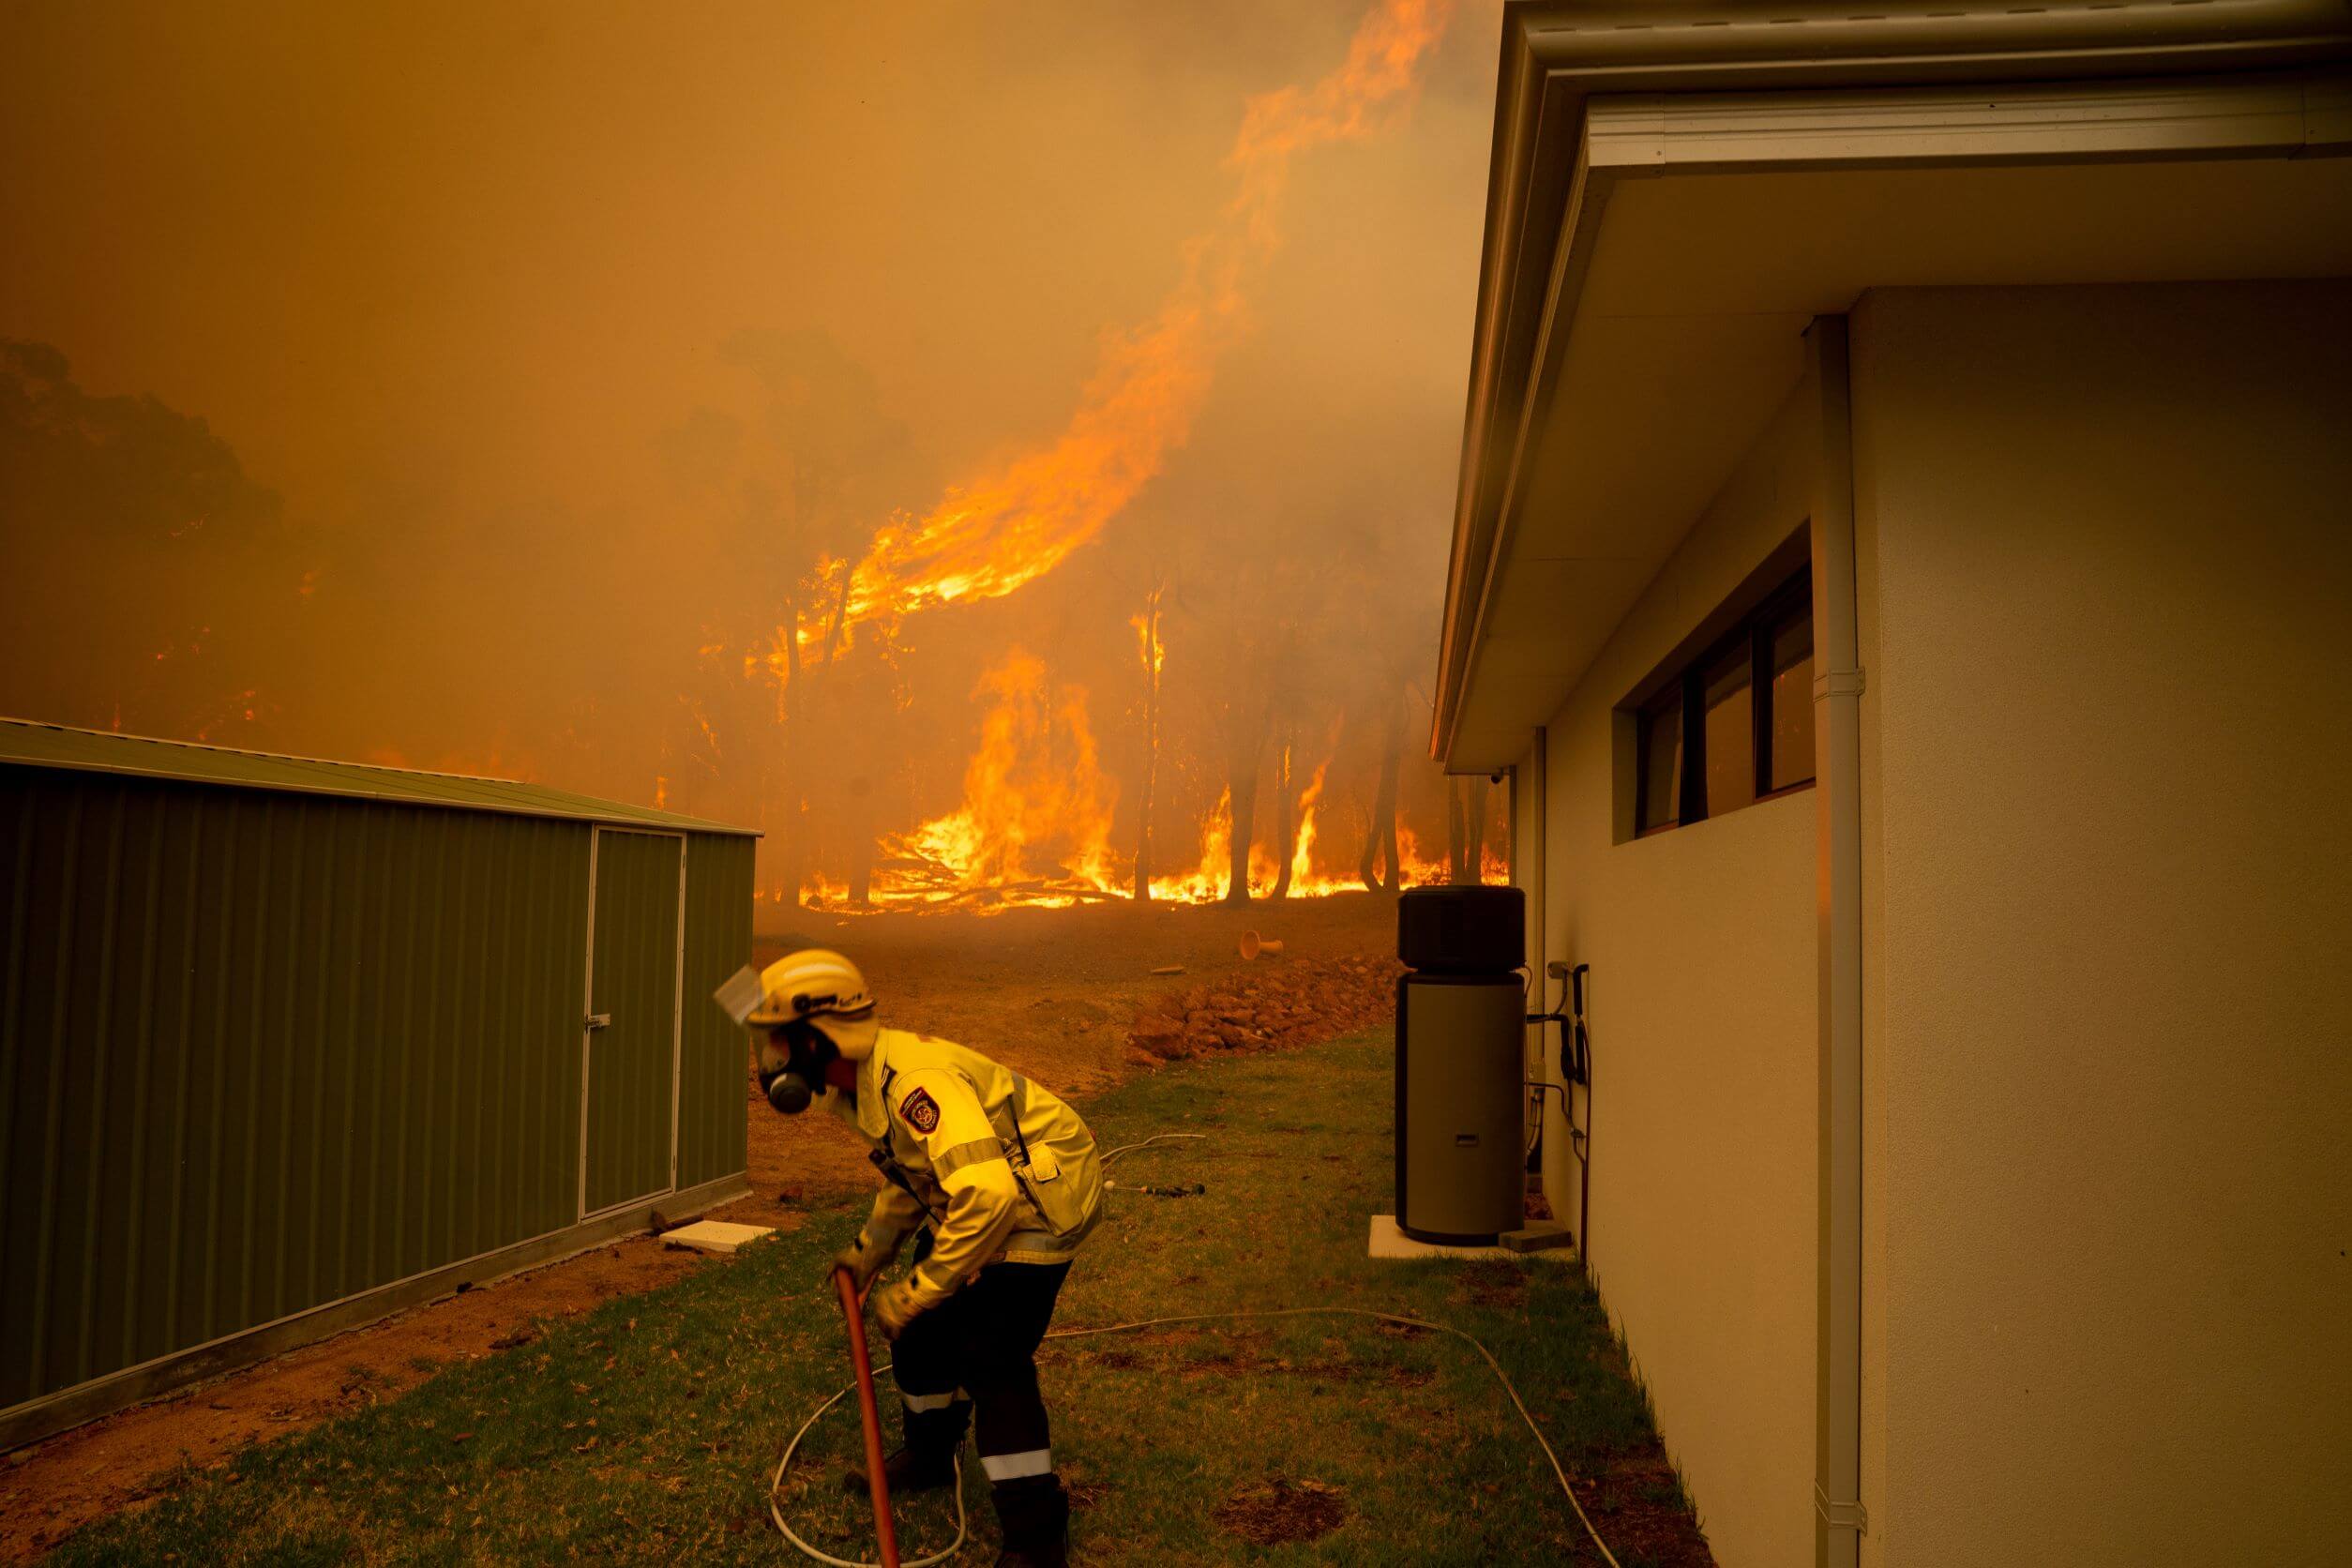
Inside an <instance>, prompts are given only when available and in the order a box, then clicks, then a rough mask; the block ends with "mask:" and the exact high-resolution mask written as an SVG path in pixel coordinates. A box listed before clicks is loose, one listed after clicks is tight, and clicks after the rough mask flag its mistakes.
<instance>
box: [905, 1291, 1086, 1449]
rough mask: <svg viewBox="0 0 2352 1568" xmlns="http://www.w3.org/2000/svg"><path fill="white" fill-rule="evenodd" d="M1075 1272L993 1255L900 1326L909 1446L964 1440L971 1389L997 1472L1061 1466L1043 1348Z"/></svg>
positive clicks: (950, 1445)
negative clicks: (1040, 1375) (1041, 1363)
mask: <svg viewBox="0 0 2352 1568" xmlns="http://www.w3.org/2000/svg"><path fill="white" fill-rule="evenodd" d="M1069 1273H1070V1265H1069V1264H1067V1263H992V1264H990V1265H988V1267H987V1268H985V1269H983V1270H981V1271H980V1274H979V1277H978V1278H976V1279H974V1280H973V1281H972V1283H971V1284H969V1285H967V1286H965V1287H964V1288H963V1289H960V1290H958V1291H957V1292H956V1293H955V1294H954V1295H953V1296H951V1297H949V1298H948V1299H947V1300H946V1301H945V1302H943V1303H942V1304H940V1305H938V1306H935V1307H933V1308H932V1309H931V1310H930V1311H928V1312H926V1313H924V1314H922V1315H921V1316H920V1317H918V1318H916V1319H914V1320H913V1321H912V1322H911V1323H909V1324H908V1325H907V1326H906V1328H905V1329H904V1330H903V1331H901V1332H900V1334H899V1335H898V1337H897V1340H896V1341H894V1342H893V1343H892V1345H891V1348H890V1359H891V1371H892V1376H893V1377H894V1378H895V1379H896V1380H897V1384H898V1393H899V1395H901V1397H902V1398H903V1399H904V1400H905V1403H906V1435H907V1446H908V1447H909V1448H911V1449H914V1450H917V1451H924V1450H928V1451H930V1452H932V1453H937V1452H939V1451H940V1450H941V1449H942V1447H943V1448H944V1449H946V1451H947V1452H950V1453H952V1452H953V1451H954V1450H955V1449H956V1448H957V1447H958V1446H960V1445H961V1443H962V1441H963V1427H964V1419H965V1411H966V1408H967V1407H966V1406H965V1404H964V1397H968V1398H969V1399H970V1402H971V1403H970V1406H969V1409H970V1410H971V1412H972V1418H973V1422H974V1425H975V1426H976V1427H977V1435H978V1438H979V1446H980V1463H981V1465H982V1467H983V1468H984V1469H985V1470H987V1471H988V1479H989V1481H991V1482H993V1483H996V1484H998V1485H1003V1484H1004V1483H1007V1482H1012V1481H1019V1480H1024V1479H1027V1478H1031V1477H1039V1476H1043V1477H1050V1476H1051V1475H1052V1474H1053V1440H1052V1433H1051V1432H1050V1431H1049V1430H1048V1426H1047V1423H1046V1402H1045V1400H1044V1398H1043V1397H1042V1396H1041V1395H1039V1394H1038V1392H1037V1359H1036V1357H1037V1347H1038V1345H1039V1343H1040V1342H1042V1341H1043V1340H1044V1338H1045V1336H1046V1329H1047V1327H1048V1325H1049V1324H1050V1323H1051V1322H1052V1321H1053V1304H1054V1300H1055V1298H1056V1297H1057V1296H1059V1295H1060V1294H1061V1293H1062V1282H1063V1280H1064V1279H1065V1278H1067V1277H1068V1276H1069ZM959 1395H960V1396H964V1397H959ZM1055 1490H1056V1491H1057V1492H1058V1491H1059V1487H1058V1486H1057V1487H1055Z"/></svg>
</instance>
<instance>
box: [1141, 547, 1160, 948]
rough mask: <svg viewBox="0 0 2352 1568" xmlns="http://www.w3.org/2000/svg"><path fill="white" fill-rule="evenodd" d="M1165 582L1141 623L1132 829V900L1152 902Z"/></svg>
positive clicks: (1156, 587) (1156, 586) (1146, 603)
mask: <svg viewBox="0 0 2352 1568" xmlns="http://www.w3.org/2000/svg"><path fill="white" fill-rule="evenodd" d="M1166 589H1167V584H1166V583H1165V582H1160V583H1156V584H1154V585H1153V589H1152V592H1151V594H1150V596H1148V597H1147V598H1146V599H1145V601H1144V610H1143V614H1144V622H1143V627H1142V631H1143V800H1142V808H1141V810H1139V811H1138V813H1137V820H1136V829H1135V901H1136V902H1137V903H1138V904H1148V903H1150V902H1151V901H1152V793H1153V790H1154V789H1155V788H1156V787H1157V785H1158V783H1159V774H1160V596H1161V595H1162V594H1163V593H1164V592H1166Z"/></svg>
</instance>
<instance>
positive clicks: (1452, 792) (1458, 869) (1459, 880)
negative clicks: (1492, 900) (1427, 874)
mask: <svg viewBox="0 0 2352 1568" xmlns="http://www.w3.org/2000/svg"><path fill="white" fill-rule="evenodd" d="M1486 788H1487V779H1486V776H1485V774H1479V775H1477V776H1473V777H1470V778H1449V779H1447V780H1446V792H1445V807H1446V875H1447V877H1448V879H1449V880H1451V881H1452V882H1455V884H1456V885H1458V886H1468V885H1470V884H1472V883H1475V882H1477V881H1478V880H1479V878H1480V877H1481V876H1482V875H1484V874H1485V847H1486V844H1485V839H1486Z"/></svg>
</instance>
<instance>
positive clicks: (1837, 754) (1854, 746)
mask: <svg viewBox="0 0 2352 1568" xmlns="http://www.w3.org/2000/svg"><path fill="white" fill-rule="evenodd" d="M1805 347H1806V352H1807V355H1808V357H1809V358H1810V360H1811V362H1812V364H1811V369H1812V374H1813V385H1814V400H1815V403H1814V406H1815V412H1816V415H1817V426H1816V429H1815V432H1814V435H1815V441H1814V447H1813V461H1814V495H1813V622H1814V630H1813V638H1814V650H1815V657H1816V658H1817V661H1818V662H1817V667H1816V669H1817V673H1816V676H1815V679H1814V683H1813V701H1814V713H1815V723H1814V747H1815V751H1814V772H1815V776H1816V777H1817V779H1818V781H1819V782H1818V784H1817V788H1816V790H1815V802H1816V805H1815V812H1816V817H1815V827H1816V837H1815V844H1816V848H1815V854H1816V856H1817V868H1816V875H1815V878H1814V885H1815V888H1816V893H1815V917H1816V952H1817V956H1818V957H1817V961H1818V966H1819V968H1818V976H1817V979H1818V989H1817V1016H1818V1019H1819V1026H1818V1027H1819V1032H1820V1033H1819V1036H1818V1043H1817V1066H1818V1096H1819V1097H1818V1103H1817V1113H1818V1116H1819V1124H1818V1131H1817V1139H1818V1155H1817V1157H1818V1168H1817V1184H1816V1189H1815V1190H1816V1201H1817V1205H1818V1209H1817V1229H1816V1236H1817V1241H1816V1247H1817V1253H1816V1273H1815V1286H1816V1292H1815V1304H1816V1305H1815V1311H1816V1321H1815V1329H1816V1345H1815V1349H1816V1359H1815V1366H1816V1372H1815V1379H1816V1381H1815V1389H1814V1393H1815V1408H1814V1476H1813V1515H1814V1517H1813V1557H1814V1561H1815V1562H1816V1564H1817V1565H1818V1568H1855V1564H1857V1563H1858V1562H1859V1561H1860V1560H1861V1557H1862V1535H1863V1534H1864V1533H1865V1532H1866V1531H1867V1530H1869V1528H1870V1521H1869V1516H1868V1515H1867V1514H1866V1513H1865V1512H1864V1510H1863V1508H1862V653H1861V629H1860V611H1859V606H1858V602H1857V601H1858V596H1859V589H1858V587H1857V578H1856V571H1855V565H1854V551H1855V545H1854V454H1853V423H1852V409H1853V403H1852V387H1851V384H1850V381H1849V379H1848V375H1849V372H1848V366H1847V322H1846V318H1845V317H1843V316H1821V317H1818V318H1817V319H1816V320H1815V321H1814V323H1813V325H1812V326H1811V328H1810V329H1808V330H1807V332H1806V334H1805Z"/></svg>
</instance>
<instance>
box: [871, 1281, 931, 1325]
mask: <svg viewBox="0 0 2352 1568" xmlns="http://www.w3.org/2000/svg"><path fill="white" fill-rule="evenodd" d="M922 1310H923V1309H922V1308H921V1307H920V1306H918V1305H916V1304H915V1300H914V1289H913V1288H912V1286H910V1285H909V1284H908V1283H907V1282H906V1281H905V1280H903V1279H901V1280H898V1281H897V1282H896V1283H895V1284H891V1285H886V1286H884V1287H883V1288H882V1294H880V1295H878V1296H876V1297H875V1298H874V1322H875V1324H876V1326H878V1327H879V1328H880V1329H881V1330H882V1337H883V1338H884V1339H896V1338H897V1337H898V1336H899V1335H900V1334H904V1333H905V1332H906V1330H907V1325H908V1324H909V1323H912V1322H913V1321H914V1319H915V1317H916V1315H917V1314H918V1313H920V1312H921V1311H922Z"/></svg>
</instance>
